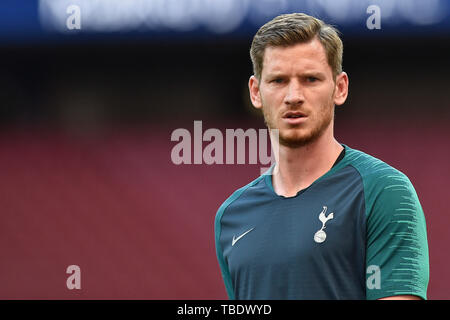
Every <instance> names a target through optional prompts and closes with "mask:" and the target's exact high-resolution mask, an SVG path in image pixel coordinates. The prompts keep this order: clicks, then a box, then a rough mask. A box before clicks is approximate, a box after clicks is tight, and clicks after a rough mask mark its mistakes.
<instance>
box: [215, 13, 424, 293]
mask: <svg viewBox="0 0 450 320" xmlns="http://www.w3.org/2000/svg"><path fill="white" fill-rule="evenodd" d="M342 52H343V46H342V42H341V40H340V38H339V36H338V34H337V31H336V30H335V29H334V28H333V27H331V26H330V25H327V24H325V23H324V22H322V21H321V20H318V19H316V18H314V17H311V16H308V15H305V14H300V13H295V14H287V15H281V16H278V17H276V18H275V19H273V20H272V21H270V22H268V23H266V24H265V25H264V26H262V27H261V28H260V29H259V31H258V32H257V33H256V35H255V37H254V39H253V42H252V46H251V50H250V54H251V58H252V62H253V69H254V75H253V76H251V77H250V80H249V90H250V98H251V101H252V103H253V105H254V107H255V108H258V109H262V112H263V114H264V118H265V122H266V124H267V126H268V128H269V129H270V130H273V129H277V130H278V135H279V146H278V148H279V155H278V157H277V159H276V164H275V165H274V166H273V167H272V168H271V170H270V172H269V174H265V175H262V176H260V177H258V178H257V179H256V180H254V181H252V182H251V183H250V184H248V185H246V186H245V187H243V188H241V189H239V190H237V191H236V192H234V193H233V194H232V195H231V196H230V197H229V198H228V199H227V200H226V201H225V202H224V203H223V204H222V206H221V207H220V208H219V210H218V212H217V215H216V219H215V241H216V251H217V257H218V260H219V265H220V268H221V271H222V276H223V279H224V282H225V287H226V290H227V293H228V296H229V297H230V298H231V299H381V298H386V299H426V291H427V286H428V279H429V265H428V245H427V236H426V224H425V218H424V214H423V211H422V208H421V205H420V203H419V200H418V197H417V195H416V192H415V190H414V188H413V186H412V184H411V182H410V181H409V179H408V178H407V177H406V176H405V175H404V174H403V173H401V172H400V171H398V170H396V169H394V168H392V167H390V166H389V165H387V164H386V163H384V162H382V161H381V160H378V159H376V158H374V157H372V156H369V155H367V154H365V153H363V152H361V151H357V150H354V149H352V148H350V147H348V146H346V145H344V144H340V143H339V142H337V141H336V139H335V138H334V134H333V122H334V107H335V105H342V104H343V103H344V102H345V100H346V98H347V94H348V83H349V80H348V76H347V74H346V73H345V72H343V71H342ZM272 143H274V141H272Z"/></svg>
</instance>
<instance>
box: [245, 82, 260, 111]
mask: <svg viewBox="0 0 450 320" xmlns="http://www.w3.org/2000/svg"><path fill="white" fill-rule="evenodd" d="M248 89H249V91H250V100H252V104H253V106H254V107H255V108H256V109H261V108H262V103H261V96H260V92H259V81H258V79H257V78H256V77H255V76H251V77H250V79H249V80H248Z"/></svg>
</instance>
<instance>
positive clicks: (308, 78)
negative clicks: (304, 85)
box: [306, 76, 319, 82]
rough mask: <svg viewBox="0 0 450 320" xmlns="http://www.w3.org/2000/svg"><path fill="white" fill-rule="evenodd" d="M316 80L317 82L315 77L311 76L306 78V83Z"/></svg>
mask: <svg viewBox="0 0 450 320" xmlns="http://www.w3.org/2000/svg"><path fill="white" fill-rule="evenodd" d="M317 80H319V79H318V78H316V77H312V76H311V77H307V78H306V81H308V82H316V81H317Z"/></svg>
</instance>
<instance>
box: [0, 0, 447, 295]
mask: <svg viewBox="0 0 450 320" xmlns="http://www.w3.org/2000/svg"><path fill="white" fill-rule="evenodd" d="M372 5H375V6H377V7H376V8H375V9H374V7H370V6H372ZM369 7H370V8H369ZM377 8H378V9H379V11H377V10H378V9H377ZM289 12H305V13H309V14H313V15H316V16H317V17H319V18H321V19H323V20H325V21H326V22H328V23H332V24H334V25H336V26H337V27H338V29H339V30H340V31H341V32H342V39H343V41H344V71H346V72H347V73H348V74H349V78H350V94H349V98H348V100H347V102H346V103H345V104H344V105H343V106H341V107H338V108H337V110H336V124H335V128H336V129H335V130H336V136H337V138H338V140H339V141H340V142H341V143H345V144H347V145H348V146H350V147H352V148H356V149H359V150H362V151H364V152H367V153H369V154H371V155H373V156H375V157H378V158H380V159H382V160H384V161H386V162H387V163H389V164H391V165H392V166H394V167H396V168H398V169H399V170H401V171H402V172H404V173H405V174H407V175H408V177H409V178H410V180H411V181H412V183H413V184H414V186H415V188H416V190H417V193H418V195H419V199H420V201H421V203H422V206H423V209H424V212H425V217H426V221H427V230H428V241H429V249H430V283H429V289H428V297H429V298H430V299H449V298H450V274H449V272H448V264H449V263H450V256H449V250H448V245H449V244H450V233H449V232H448V228H449V226H450V217H449V216H447V214H448V207H447V205H446V204H445V203H446V201H447V200H448V199H447V198H448V197H449V187H448V181H449V179H450V167H449V163H450V148H449V142H448V141H449V138H450V127H449V125H448V123H449V120H450V108H449V107H450V103H449V99H448V90H449V77H448V74H449V73H450V62H449V59H448V57H449V54H450V41H449V40H450V4H449V3H448V1H439V0H430V1H426V2H424V1H420V0H417V1H415V0H397V1H391V0H385V1H376V0H373V1H365V0H353V1H352V0H341V1H336V0H317V1H312V0H309V1H307V0H303V1H288V0H259V1H256V0H255V1H250V0H216V1H213V0H184V1H183V0H176V1H175V0H148V1H146V0H135V1H118V0H117V1H113V0H89V1H88V0H85V1H81V0H79V1H78V0H71V1H68V0H67V1H66V0H41V1H29V0H2V1H1V2H0V283H1V284H2V285H1V286H0V298H1V299H225V298H226V293H225V288H224V285H223V282H222V279H221V275H220V270H219V266H218V263H217V260H216V255H215V248H214V228H213V224H214V217H215V214H216V211H217V209H218V207H219V206H220V204H221V203H222V202H223V201H224V200H225V199H226V198H227V197H228V196H229V195H230V194H231V193H232V192H233V191H234V190H236V189H237V188H239V187H241V186H243V185H245V184H247V183H248V182H249V181H251V180H253V179H254V178H256V177H257V176H258V175H259V172H260V168H261V166H262V165H261V164H252V165H250V164H246V165H243V164H239V165H238V164H224V165H218V164H213V165H207V164H195V165H194V164H191V165H189V164H181V165H175V164H174V163H173V162H172V160H171V152H172V149H173V148H174V146H175V145H176V144H177V142H176V141H171V135H172V132H173V131H174V130H176V129H178V128H184V129H186V130H188V131H189V132H190V133H191V134H192V137H193V132H194V121H196V120H198V121H202V127H203V131H205V130H207V129H208V128H217V129H219V130H221V132H223V133H224V134H225V129H227V128H229V129H238V128H242V129H244V130H245V129H249V128H254V129H259V128H264V123H263V120H262V117H261V115H260V114H259V113H257V112H255V111H254V110H252V107H251V105H250V102H249V98H248V90H247V81H248V78H249V76H250V75H251V74H252V67H251V62H250V58H249V54H248V52H249V48H250V43H251V40H252V37H253V35H254V33H255V32H256V31H257V29H258V28H259V27H260V26H261V25H262V24H264V23H265V22H267V21H268V20H270V19H271V18H273V17H275V16H276V15H278V14H281V13H289ZM378 13H379V17H380V20H378V21H381V22H380V24H379V25H378V27H380V28H379V29H377V28H374V26H377V25H376V22H377V20H374V19H376V17H375V16H374V14H375V15H376V14H378ZM207 144H208V142H203V147H205V146H206V145H207ZM192 145H193V142H192ZM69 265H78V266H79V267H80V269H81V289H79V290H77V289H74V290H69V289H68V288H67V286H66V280H67V278H68V277H69V276H70V275H69V274H67V273H66V269H67V267H68V266H69Z"/></svg>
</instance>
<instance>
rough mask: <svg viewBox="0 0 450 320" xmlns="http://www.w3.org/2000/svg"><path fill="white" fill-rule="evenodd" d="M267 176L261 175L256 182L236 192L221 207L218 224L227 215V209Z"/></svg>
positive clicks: (217, 214)
mask: <svg viewBox="0 0 450 320" xmlns="http://www.w3.org/2000/svg"><path fill="white" fill-rule="evenodd" d="M264 177H265V175H264V174H263V175H261V176H259V177H258V178H256V179H255V180H253V181H251V182H250V183H248V184H246V185H245V186H243V187H241V188H239V189H237V190H236V191H234V192H233V193H232V194H231V195H230V196H229V197H228V198H227V199H226V200H225V201H224V202H223V203H222V205H221V206H220V207H219V209H218V210H217V213H216V218H215V220H216V224H217V223H219V222H220V220H221V218H222V216H223V214H224V213H225V211H226V209H227V208H228V207H229V206H230V205H231V204H232V203H234V202H236V201H237V200H238V199H239V198H240V197H241V196H242V195H243V194H244V193H245V192H246V191H248V190H249V189H251V188H253V187H255V186H256V185H257V184H258V183H259V182H261V181H262V180H263V179H264Z"/></svg>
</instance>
